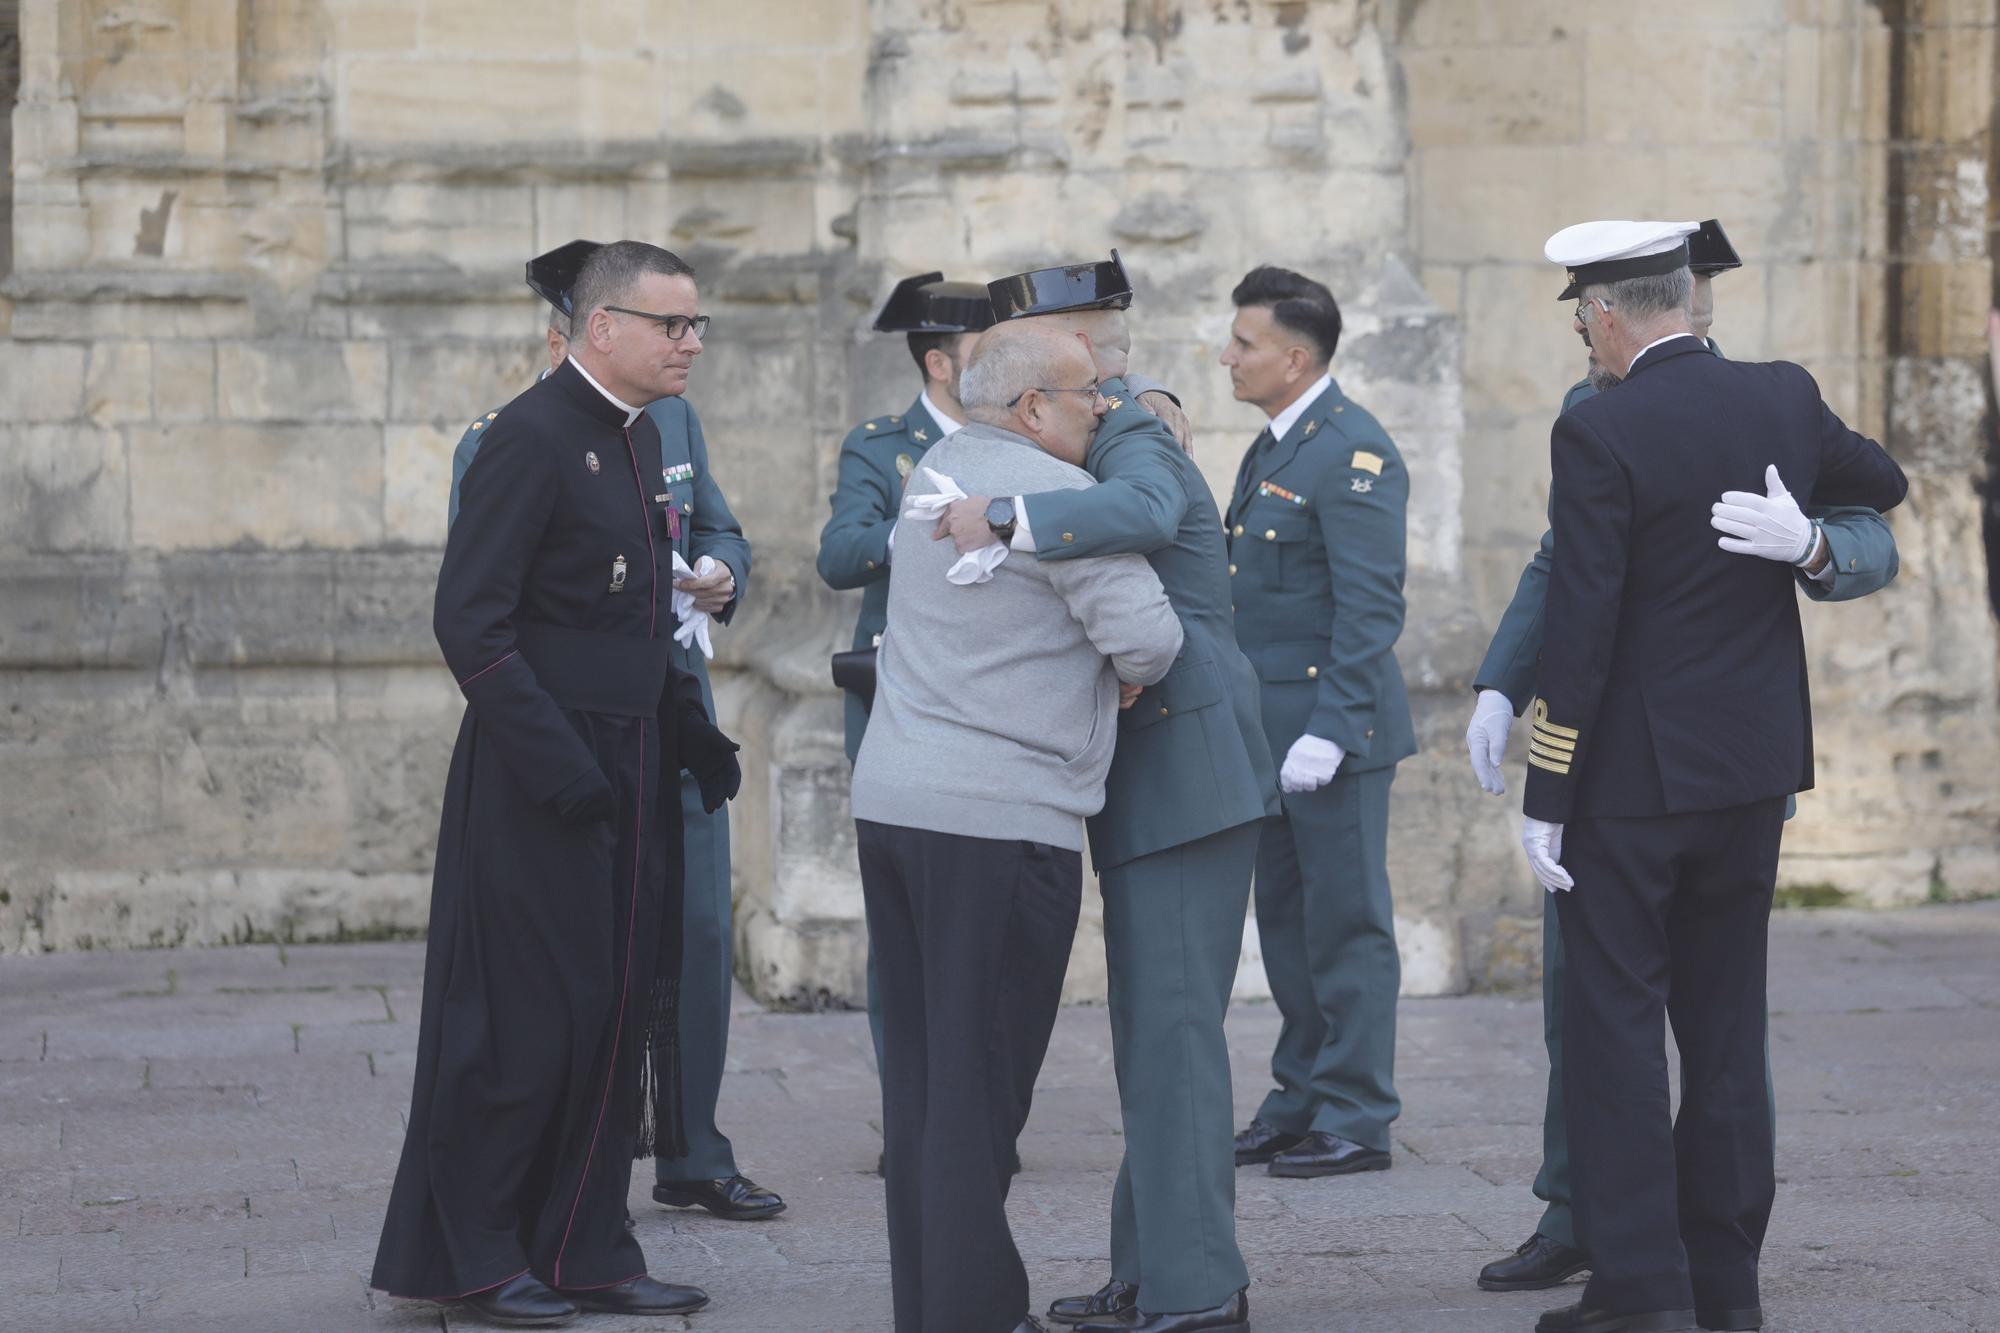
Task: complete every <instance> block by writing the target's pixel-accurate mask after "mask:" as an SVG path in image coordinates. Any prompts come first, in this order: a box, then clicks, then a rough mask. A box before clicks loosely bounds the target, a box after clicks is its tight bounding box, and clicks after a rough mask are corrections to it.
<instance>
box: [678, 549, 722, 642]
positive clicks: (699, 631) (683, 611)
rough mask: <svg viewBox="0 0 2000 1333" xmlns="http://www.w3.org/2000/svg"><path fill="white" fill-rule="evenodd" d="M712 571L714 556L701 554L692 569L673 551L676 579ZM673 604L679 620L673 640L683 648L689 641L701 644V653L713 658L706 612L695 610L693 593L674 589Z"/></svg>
mask: <svg viewBox="0 0 2000 1333" xmlns="http://www.w3.org/2000/svg"><path fill="white" fill-rule="evenodd" d="M714 571H715V557H714V556H712V555H705V556H703V557H702V558H701V559H699V560H697V561H695V562H694V568H693V569H689V568H688V562H687V561H685V560H683V559H681V553H680V552H679V551H675V552H674V578H675V579H676V580H679V579H698V578H700V577H701V576H702V575H704V574H711V573H713V572H714ZM673 606H674V618H675V619H677V620H679V621H680V622H681V623H680V625H679V627H678V628H676V629H675V630H674V642H675V643H677V644H679V645H680V646H681V647H683V648H685V647H687V646H688V645H689V644H690V643H698V644H700V645H701V655H702V656H703V657H705V658H707V659H709V660H710V661H713V660H714V659H715V647H714V645H712V644H711V643H709V641H708V619H709V617H708V612H706V611H697V610H696V609H695V605H694V594H693V593H691V592H682V591H681V590H680V589H679V588H675V589H674V598H673Z"/></svg>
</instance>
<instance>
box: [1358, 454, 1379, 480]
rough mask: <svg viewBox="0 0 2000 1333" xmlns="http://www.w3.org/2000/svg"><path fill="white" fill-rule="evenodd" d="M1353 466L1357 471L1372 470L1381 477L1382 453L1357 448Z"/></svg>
mask: <svg viewBox="0 0 2000 1333" xmlns="http://www.w3.org/2000/svg"><path fill="white" fill-rule="evenodd" d="M1352 466H1353V468H1354V470H1355V471H1356V472H1372V473H1374V474H1375V475H1376V476H1378V477H1379V476H1381V475H1382V455H1380V454H1371V453H1369V452H1368V451H1367V450H1366V449H1356V450H1355V451H1354V460H1353V463H1352Z"/></svg>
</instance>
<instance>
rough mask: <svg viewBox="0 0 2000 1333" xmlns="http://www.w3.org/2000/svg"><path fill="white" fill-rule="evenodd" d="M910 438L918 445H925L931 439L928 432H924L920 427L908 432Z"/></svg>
mask: <svg viewBox="0 0 2000 1333" xmlns="http://www.w3.org/2000/svg"><path fill="white" fill-rule="evenodd" d="M910 438H911V439H913V440H915V441H916V442H917V443H918V444H927V443H929V442H930V438H931V437H930V433H929V432H928V431H926V430H925V429H924V428H923V427H922V426H918V427H917V428H916V429H915V430H913V431H911V432H910Z"/></svg>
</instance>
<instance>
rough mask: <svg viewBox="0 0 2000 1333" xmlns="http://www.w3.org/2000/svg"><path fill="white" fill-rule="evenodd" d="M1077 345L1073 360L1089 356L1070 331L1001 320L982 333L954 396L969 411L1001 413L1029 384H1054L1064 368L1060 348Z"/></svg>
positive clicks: (1044, 385)
mask: <svg viewBox="0 0 2000 1333" xmlns="http://www.w3.org/2000/svg"><path fill="white" fill-rule="evenodd" d="M1065 346H1074V347H1075V348H1076V359H1077V360H1088V358H1087V357H1086V356H1085V355H1084V352H1083V344H1082V343H1080V342H1077V341H1076V337H1075V335H1074V334H1070V333H1063V332H1060V331H1058V330H1056V329H1050V328H1030V327H1028V326H1026V325H1022V324H1001V325H998V326H997V327H995V328H993V329H992V330H990V331H988V332H987V333H985V334H984V335H982V336H981V337H980V339H979V341H978V342H977V343H975V344H974V345H973V348H972V355H971V357H970V358H968V359H967V361H966V363H965V371H964V373H963V374H961V375H960V376H959V380H958V401H959V402H960V403H961V404H962V405H963V406H964V407H965V410H966V412H967V413H968V414H972V413H975V412H986V413H989V414H997V415H999V416H1001V417H1003V418H1004V417H1005V416H1006V414H1007V411H1008V405H1009V404H1010V403H1012V402H1013V401H1014V400H1015V399H1016V398H1019V397H1020V396H1021V395H1022V394H1024V393H1026V392H1028V390H1030V389H1039V388H1044V387H1048V386H1052V385H1054V384H1055V383H1056V382H1057V379H1058V377H1060V376H1061V375H1062V373H1063V349H1064V347H1065Z"/></svg>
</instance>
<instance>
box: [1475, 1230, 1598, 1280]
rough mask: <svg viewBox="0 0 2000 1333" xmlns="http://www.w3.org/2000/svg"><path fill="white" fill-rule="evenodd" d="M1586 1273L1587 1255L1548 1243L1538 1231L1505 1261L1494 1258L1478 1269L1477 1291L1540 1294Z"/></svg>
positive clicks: (1588, 1264) (1545, 1237) (1555, 1242)
mask: <svg viewBox="0 0 2000 1333" xmlns="http://www.w3.org/2000/svg"><path fill="white" fill-rule="evenodd" d="M1589 1271H1590V1256H1589V1255H1588V1254H1585V1253H1584V1252H1583V1251H1582V1250H1579V1249H1576V1248H1574V1247H1572V1246H1568V1245H1564V1244H1562V1243H1561V1242H1560V1241H1553V1240H1550V1239H1549V1238H1548V1237H1547V1236H1544V1235H1543V1234H1542V1233H1541V1232H1539V1231H1537V1232H1536V1233H1535V1234H1534V1235H1532V1236H1530V1237H1528V1238H1527V1239H1526V1240H1524V1241H1522V1242H1521V1248H1519V1249H1518V1250H1515V1251H1514V1252H1513V1253H1512V1254H1510V1255H1508V1256H1507V1257H1506V1258H1505V1259H1495V1260H1494V1261H1493V1262H1492V1263H1490V1264H1488V1265H1486V1267H1484V1268H1482V1269H1480V1270H1479V1289H1480V1290H1481V1291H1541V1290H1542V1289H1543V1288H1545V1287H1556V1286H1561V1285H1562V1284H1563V1283H1565V1282H1567V1281H1569V1280H1570V1279H1571V1278H1573V1277H1575V1276H1576V1275H1577V1274H1578V1273H1588V1272H1589Z"/></svg>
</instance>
